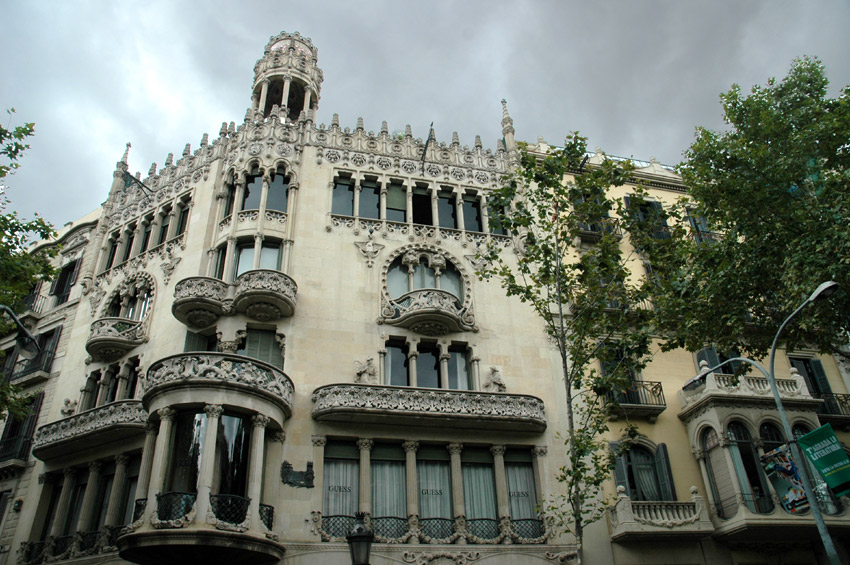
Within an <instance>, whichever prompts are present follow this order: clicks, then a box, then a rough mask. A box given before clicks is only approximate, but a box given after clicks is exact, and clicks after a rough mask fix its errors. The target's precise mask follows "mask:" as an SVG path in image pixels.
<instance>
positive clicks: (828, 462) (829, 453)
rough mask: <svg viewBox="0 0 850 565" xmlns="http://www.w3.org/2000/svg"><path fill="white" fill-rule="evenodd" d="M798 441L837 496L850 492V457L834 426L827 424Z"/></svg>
mask: <svg viewBox="0 0 850 565" xmlns="http://www.w3.org/2000/svg"><path fill="white" fill-rule="evenodd" d="M797 443H798V444H799V445H800V447H801V448H802V449H803V452H804V453H805V454H806V457H807V458H808V459H809V461H811V462H812V465H814V467H815V469H817V470H818V471H819V472H820V474H821V475H822V476H823V478H824V480H825V481H826V484H827V485H828V486H829V488H831V489H832V492H833V494H835V496H844V495H848V494H850V457H847V454H846V453H845V452H844V449H843V448H842V447H841V442H839V441H838V438H837V437H835V432H834V431H832V426H830V425H829V424H825V425H823V426H821V427H819V428H818V429H816V430H814V431H813V432H809V433H807V434H806V435H804V436H800V437H799V438H797Z"/></svg>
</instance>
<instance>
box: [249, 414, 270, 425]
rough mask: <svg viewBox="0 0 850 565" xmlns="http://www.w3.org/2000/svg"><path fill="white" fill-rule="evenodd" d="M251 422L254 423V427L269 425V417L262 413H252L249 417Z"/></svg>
mask: <svg viewBox="0 0 850 565" xmlns="http://www.w3.org/2000/svg"><path fill="white" fill-rule="evenodd" d="M251 422H252V423H253V424H254V427H255V428H265V427H266V426H268V425H269V417H268V416H264V415H263V414H254V416H253V417H252V418H251Z"/></svg>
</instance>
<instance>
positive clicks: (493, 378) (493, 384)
mask: <svg viewBox="0 0 850 565" xmlns="http://www.w3.org/2000/svg"><path fill="white" fill-rule="evenodd" d="M484 390H485V391H486V392H505V390H507V388H506V387H505V381H503V380H502V374H501V373H500V372H499V369H497V368H496V367H490V374H489V375H487V380H486V381H484Z"/></svg>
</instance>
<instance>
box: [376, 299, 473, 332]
mask: <svg viewBox="0 0 850 565" xmlns="http://www.w3.org/2000/svg"><path fill="white" fill-rule="evenodd" d="M380 321H382V322H384V323H385V324H390V325H393V326H401V327H403V328H408V329H410V330H413V331H415V332H418V333H421V334H424V335H445V334H447V333H450V332H461V331H469V330H475V329H476V328H475V315H474V314H473V312H472V305H471V303H469V301H466V302H465V303H464V302H461V301H460V300H459V299H458V298H457V297H456V296H455V295H454V294H452V293H450V292H446V291H445V290H440V289H437V288H424V289H420V290H414V291H411V292H408V293H407V294H403V295H402V296H400V297H399V298H392V299H388V298H386V297H385V298H384V305H383V308H382V309H381V319H380Z"/></svg>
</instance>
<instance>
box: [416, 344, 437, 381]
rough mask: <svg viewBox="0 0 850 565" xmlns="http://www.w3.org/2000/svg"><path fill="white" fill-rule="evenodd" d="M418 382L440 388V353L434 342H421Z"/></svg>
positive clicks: (417, 372)
mask: <svg viewBox="0 0 850 565" xmlns="http://www.w3.org/2000/svg"><path fill="white" fill-rule="evenodd" d="M416 384H417V386H420V387H424V388H440V353H439V351H438V350H437V346H436V345H434V344H431V343H420V344H419V355H417V357H416Z"/></svg>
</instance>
